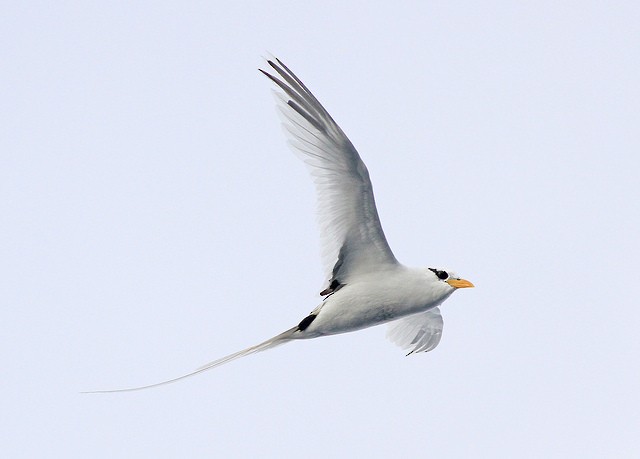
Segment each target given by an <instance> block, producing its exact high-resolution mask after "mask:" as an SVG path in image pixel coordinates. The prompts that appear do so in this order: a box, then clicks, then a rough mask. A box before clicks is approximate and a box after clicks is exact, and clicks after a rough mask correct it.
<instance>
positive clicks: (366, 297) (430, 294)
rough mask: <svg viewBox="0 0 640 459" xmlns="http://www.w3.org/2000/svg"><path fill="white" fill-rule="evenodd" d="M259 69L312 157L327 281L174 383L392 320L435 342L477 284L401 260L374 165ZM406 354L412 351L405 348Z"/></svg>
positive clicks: (407, 341)
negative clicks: (297, 307) (282, 322)
mask: <svg viewBox="0 0 640 459" xmlns="http://www.w3.org/2000/svg"><path fill="white" fill-rule="evenodd" d="M267 63H268V64H269V66H270V67H271V68H272V69H273V71H272V73H269V72H267V71H264V70H260V71H261V72H262V73H263V74H264V75H266V76H267V77H268V78H269V79H270V80H271V81H272V82H273V83H275V84H276V85H277V86H278V88H279V89H280V90H281V91H279V92H277V93H276V96H277V98H278V106H279V109H280V111H281V112H282V114H283V115H284V118H285V123H284V124H285V127H286V130H287V133H288V136H289V141H290V143H291V145H292V146H293V148H294V150H295V152H296V153H297V155H298V156H299V157H300V158H302V160H303V161H304V162H305V163H306V164H307V166H308V167H309V169H310V171H311V175H312V176H313V180H314V182H315V184H316V190H317V193H318V207H319V221H320V233H321V238H322V249H323V254H322V255H323V256H322V259H323V262H324V265H325V269H326V279H327V282H326V285H325V288H324V289H323V290H322V292H320V295H322V296H323V299H322V302H321V303H320V304H319V305H318V307H316V308H315V309H314V310H313V311H311V313H310V314H309V315H307V316H306V317H305V318H304V319H302V321H300V323H299V324H298V325H296V326H295V327H292V328H290V329H289V330H287V331H285V332H283V333H280V334H279V335H277V336H274V337H273V338H271V339H268V340H267V341H264V342H262V343H260V344H256V345H255V346H251V347H249V348H247V349H244V350H242V351H239V352H236V353H234V354H231V355H228V356H226V357H223V358H221V359H218V360H215V361H213V362H211V363H208V364H206V365H204V366H202V367H200V368H198V369H197V370H195V371H193V372H191V373H189V374H186V375H183V376H180V377H177V378H174V379H170V380H167V381H163V382H159V383H155V384H149V385H147V386H141V387H133V388H128V389H116V390H103V391H92V392H125V391H134V390H141V389H147V388H150V387H155V386H161V385H163V384H169V383H172V382H175V381H178V380H180V379H184V378H187V377H189V376H193V375H195V374H198V373H201V372H203V371H206V370H209V369H211V368H215V367H217V366H220V365H222V364H224V363H228V362H231V361H232V360H235V359H238V358H240V357H244V356H246V355H249V354H254V353H256V352H260V351H264V350H266V349H271V348H273V347H276V346H278V345H280V344H284V343H288V342H290V341H293V340H298V339H310V338H317V337H319V336H326V335H336V334H339V333H347V332H351V331H356V330H360V329H363V328H367V327H372V326H374V325H379V324H382V323H387V322H389V330H388V333H387V336H388V337H389V338H390V339H391V341H393V342H394V343H396V344H397V345H399V346H401V347H402V348H404V349H405V350H408V351H409V354H412V353H416V352H427V351H430V350H432V349H434V348H435V347H436V346H437V345H438V343H439V342H440V337H441V335H442V326H443V321H442V316H441V315H440V310H439V309H438V305H439V304H440V303H442V302H443V301H444V300H446V299H447V298H448V297H449V296H450V295H451V294H452V293H453V292H454V291H455V290H457V289H459V288H466V287H473V284H472V283H471V282H469V281H467V280H464V279H461V278H459V277H458V276H456V275H455V274H454V273H453V272H451V271H445V270H444V269H440V268H409V267H406V266H404V265H402V264H400V263H399V262H398V261H397V260H396V258H395V256H394V255H393V253H392V252H391V249H390V248H389V244H387V240H386V238H385V236H384V232H383V231H382V226H381V225H380V220H379V218H378V211H377V210H376V204H375V201H374V198H373V188H372V186H371V181H370V180H369V172H368V171H367V168H366V166H365V165H364V163H363V162H362V160H361V159H360V155H358V152H357V151H356V149H355V148H354V146H353V144H352V143H351V141H350V140H349V139H348V138H347V136H346V135H345V133H344V132H342V129H340V127H339V126H338V125H337V124H336V122H335V121H334V120H333V118H331V116H330V115H329V113H328V112H327V111H326V110H325V109H324V107H323V106H322V105H321V104H320V102H318V99H316V98H315V96H314V95H313V94H312V93H311V91H309V89H307V87H306V86H305V85H304V84H303V83H302V81H300V79H298V77H296V76H295V75H294V73H293V72H292V71H291V70H289V69H288V68H287V66H285V65H284V64H283V63H282V62H281V61H280V60H278V59H275V61H271V60H269V61H267ZM407 355H408V354H407Z"/></svg>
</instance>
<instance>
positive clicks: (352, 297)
mask: <svg viewBox="0 0 640 459" xmlns="http://www.w3.org/2000/svg"><path fill="white" fill-rule="evenodd" d="M429 274H430V273H428V271H426V270H424V269H413V268H407V267H404V266H398V267H396V268H394V269H393V270H388V271H383V272H375V273H370V274H367V275H362V276H358V278H357V279H355V280H351V281H350V282H346V285H344V287H342V288H340V289H339V290H338V291H337V292H335V293H334V294H332V295H330V296H329V297H327V298H326V299H325V300H324V302H323V303H322V304H321V305H320V307H319V308H318V309H319V312H318V316H317V317H316V319H315V320H314V321H313V322H312V323H311V324H310V325H309V328H308V329H306V330H305V333H303V335H306V336H304V337H309V338H311V337H314V336H321V335H333V334H338V333H345V332H350V331H355V330H359V329H362V328H366V327H371V326H373V325H378V324H381V323H385V322H389V321H392V320H396V319H399V318H401V317H404V316H407V315H410V314H415V313H418V312H422V311H426V310H428V309H431V308H433V307H435V306H437V305H439V304H440V303H441V302H442V301H444V300H445V299H446V298H447V297H448V296H449V295H450V294H451V293H452V292H453V289H451V288H449V287H448V286H447V285H446V284H445V283H444V282H439V281H437V280H434V279H433V276H430V275H429ZM301 337H302V336H301Z"/></svg>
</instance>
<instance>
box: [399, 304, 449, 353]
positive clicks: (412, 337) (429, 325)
mask: <svg viewBox="0 0 640 459" xmlns="http://www.w3.org/2000/svg"><path fill="white" fill-rule="evenodd" d="M443 326H444V321H443V320H442V316H441V315H440V309H439V308H433V309H429V310H428V311H426V312H421V313H418V314H413V315H411V316H407V317H404V318H402V319H399V320H396V321H393V322H391V323H389V328H388V329H387V338H389V339H390V340H391V341H392V342H393V343H394V344H397V345H398V346H400V347H401V348H403V349H405V350H408V351H409V353H408V354H407V355H409V354H413V353H415V352H429V351H431V350H433V349H435V347H436V346H437V345H438V343H439V342H440V338H442V327H443Z"/></svg>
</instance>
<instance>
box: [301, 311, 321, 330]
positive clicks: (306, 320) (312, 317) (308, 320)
mask: <svg viewBox="0 0 640 459" xmlns="http://www.w3.org/2000/svg"><path fill="white" fill-rule="evenodd" d="M316 317H318V316H317V315H316V314H309V315H308V316H307V317H305V318H304V319H302V320H301V321H300V323H299V324H298V330H300V331H304V330H306V329H307V327H309V325H311V322H313V321H314V320H315V319H316Z"/></svg>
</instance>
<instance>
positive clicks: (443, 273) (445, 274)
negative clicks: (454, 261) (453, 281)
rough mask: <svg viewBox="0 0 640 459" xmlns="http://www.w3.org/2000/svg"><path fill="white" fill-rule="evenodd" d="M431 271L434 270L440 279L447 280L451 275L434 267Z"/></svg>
mask: <svg viewBox="0 0 640 459" xmlns="http://www.w3.org/2000/svg"><path fill="white" fill-rule="evenodd" d="M429 271H432V272H433V273H434V274H435V275H436V276H438V279H442V280H445V279H447V278H448V277H449V274H447V272H446V271H441V270H439V269H434V268H429Z"/></svg>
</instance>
